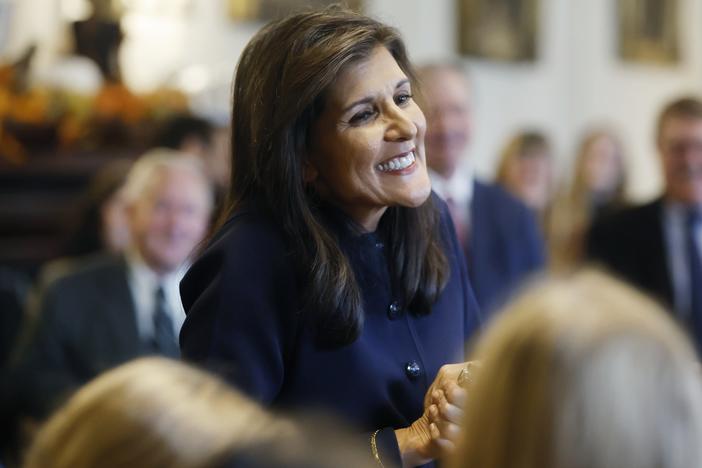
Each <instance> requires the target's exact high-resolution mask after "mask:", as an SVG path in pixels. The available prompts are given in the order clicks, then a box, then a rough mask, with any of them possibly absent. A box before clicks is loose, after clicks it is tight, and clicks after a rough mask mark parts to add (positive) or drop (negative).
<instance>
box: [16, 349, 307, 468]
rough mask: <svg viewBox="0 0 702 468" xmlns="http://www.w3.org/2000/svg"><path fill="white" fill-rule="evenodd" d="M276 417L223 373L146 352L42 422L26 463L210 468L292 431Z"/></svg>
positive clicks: (29, 467) (64, 467)
mask: <svg viewBox="0 0 702 468" xmlns="http://www.w3.org/2000/svg"><path fill="white" fill-rule="evenodd" d="M296 436H297V435H296V429H294V427H293V426H292V425H291V424H290V423H288V422H286V421H282V420H278V419H275V418H274V417H272V416H271V415H269V414H268V413H267V412H265V411H264V410H263V409H262V408H261V407H259V406H258V405H257V404H256V403H254V402H252V401H250V400H248V399H247V398H245V397H244V396H242V395H241V394H239V393H237V392H236V391H235V390H233V389H232V388H231V387H229V386H228V385H227V384H225V383H224V382H222V381H220V380H219V379H218V378H216V377H214V376H211V375H209V374H207V373H205V372H203V371H200V370H197V369H195V368H192V367H189V366H187V365H185V364H182V363H179V362H177V361H172V360H167V359H162V358H143V359H139V360H136V361H132V362H131V363H129V364H125V365H122V366H120V367H118V368H116V369H114V370H112V371H110V372H107V373H105V374H103V375H102V376H100V377H98V378H97V379H95V380H94V381H92V382H90V383H89V384H87V385H86V386H85V387H83V388H82V389H80V390H79V391H78V392H77V393H76V394H75V395H74V396H73V397H72V398H71V399H70V400H69V401H68V402H67V403H66V405H65V406H64V407H63V408H61V409H60V410H59V411H58V412H57V413H56V414H55V415H54V416H53V417H52V418H51V419H50V420H49V421H48V422H47V423H46V425H45V426H44V427H43V428H42V430H41V431H40V433H39V435H38V436H37V438H36V440H35V442H34V444H33V445H32V447H31V449H30V451H29V453H28V455H27V460H26V464H25V467H26V468H112V467H115V468H117V467H127V466H129V467H149V468H207V467H213V466H217V465H218V464H219V463H223V462H224V460H225V459H226V458H227V457H228V456H230V454H231V453H236V452H237V451H239V450H246V449H247V448H248V447H251V446H256V445H258V444H261V443H264V442H267V441H271V440H276V439H278V438H281V439H284V438H287V437H296Z"/></svg>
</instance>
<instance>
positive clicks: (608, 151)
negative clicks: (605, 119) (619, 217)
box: [572, 130, 625, 202]
mask: <svg viewBox="0 0 702 468" xmlns="http://www.w3.org/2000/svg"><path fill="white" fill-rule="evenodd" d="M624 180H625V176H624V156H623V149H622V145H621V143H620V141H619V139H618V138H617V137H616V136H615V135H614V134H613V133H611V132H609V131H607V130H594V131H591V132H588V133H586V134H585V135H584V136H583V138H582V140H581V142H580V146H579V148H578V153H577V155H576V160H575V171H574V176H573V186H572V192H573V193H574V194H577V195H583V196H585V197H587V198H592V199H595V200H600V201H602V202H607V201H610V200H614V199H616V198H621V197H622V196H623V192H624Z"/></svg>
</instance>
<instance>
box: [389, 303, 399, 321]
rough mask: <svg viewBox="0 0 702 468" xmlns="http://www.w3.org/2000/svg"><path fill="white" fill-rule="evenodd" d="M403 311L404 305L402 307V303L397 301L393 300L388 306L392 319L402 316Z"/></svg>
mask: <svg viewBox="0 0 702 468" xmlns="http://www.w3.org/2000/svg"><path fill="white" fill-rule="evenodd" d="M401 312H402V307H400V303H399V302H397V301H392V303H391V304H390V305H389V306H388V318H389V319H390V320H396V319H398V318H400V313H401Z"/></svg>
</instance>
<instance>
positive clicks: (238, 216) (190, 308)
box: [180, 196, 481, 461]
mask: <svg viewBox="0 0 702 468" xmlns="http://www.w3.org/2000/svg"><path fill="white" fill-rule="evenodd" d="M434 199H435V202H436V203H437V204H439V206H441V210H442V213H441V219H442V225H441V233H442V238H443V244H444V246H445V252H446V255H447V258H448V260H449V262H450V268H451V273H450V279H449V281H448V284H447V286H446V288H445V289H444V290H443V292H442V293H441V295H440V297H439V299H438V301H437V302H436V304H434V306H433V308H432V310H431V313H430V314H428V315H422V316H416V315H413V314H409V313H406V312H405V311H404V310H402V307H401V305H400V304H399V302H398V301H397V297H396V296H395V293H394V291H393V290H392V286H391V281H390V276H389V273H388V261H387V257H386V256H387V255H388V250H389V249H388V248H387V247H386V246H385V245H384V244H383V240H382V239H380V238H379V237H378V236H377V235H376V234H374V233H370V234H362V235H359V234H353V233H351V232H349V231H348V230H344V229H343V228H342V227H340V226H335V228H338V229H336V231H337V232H336V235H337V238H338V240H339V243H340V246H341V247H342V250H343V251H344V252H345V254H346V255H347V257H348V258H349V261H350V263H351V266H352V268H353V270H354V273H355V275H356V279H357V281H358V283H359V286H360V289H361V292H362V296H363V304H364V311H365V319H364V324H363V329H362V332H361V334H360V336H359V338H358V339H357V340H356V341H355V342H353V343H352V344H349V345H346V346H342V347H338V348H335V349H321V348H319V347H317V346H316V345H315V340H314V339H313V335H312V332H311V330H310V329H309V327H307V326H305V319H304V313H303V312H302V306H301V300H302V297H301V296H302V291H301V284H302V281H301V279H300V276H299V275H297V274H296V271H295V267H294V265H293V263H292V261H291V257H290V254H289V251H288V249H287V248H286V241H285V239H284V237H283V234H282V232H281V230H280V229H279V228H278V227H277V226H276V225H274V224H273V223H272V222H271V221H269V220H268V219H266V217H265V216H263V215H262V214H261V213H260V212H259V211H257V210H255V209H252V208H245V209H243V210H241V211H239V212H237V213H235V214H234V216H233V217H232V218H231V219H230V220H229V221H228V222H227V223H226V224H225V225H224V227H223V228H222V229H221V230H220V231H219V233H218V234H217V235H216V236H215V238H214V240H213V241H212V242H211V244H210V245H209V247H208V248H207V249H206V251H205V252H204V254H203V255H202V256H201V258H200V259H199V260H198V261H196V262H195V264H194V265H193V266H192V268H191V269H190V271H189V272H188V273H187V275H186V276H185V278H184V279H183V281H182V282H181V296H182V299H183V305H184V306H185V310H186V313H187V317H186V320H185V324H184V325H183V328H182V330H181V335H180V343H181V350H182V354H183V356H184V358H185V359H188V360H190V361H195V362H198V363H200V364H204V365H206V366H207V367H209V368H210V369H214V370H215V371H216V372H218V373H220V374H222V375H223V376H224V377H225V378H226V379H227V380H229V381H230V382H231V383H232V384H234V385H235V386H237V387H239V388H240V389H241V390H243V391H244V392H245V393H247V394H249V395H250V396H252V397H254V398H255V399H257V400H259V401H261V402H263V403H264V404H268V405H275V406H278V407H284V408H289V409H290V408H291V409H299V408H314V409H317V410H323V411H327V412H330V413H332V414H333V415H335V416H337V417H339V418H341V419H342V420H343V421H345V422H347V423H349V424H351V425H352V426H355V427H356V428H358V429H360V430H362V431H367V432H369V431H374V430H377V429H381V428H383V429H384V430H382V431H381V433H380V434H379V435H378V443H379V444H382V445H383V446H384V447H385V448H386V449H388V450H393V449H394V451H395V452H397V450H396V448H397V446H396V441H395V437H394V433H393V431H392V429H395V428H401V427H406V426H408V425H409V424H411V423H412V422H413V421H414V420H416V419H417V418H418V417H419V416H421V414H422V412H423V400H424V396H425V393H426V391H427V389H428V388H429V386H430V384H431V383H432V381H433V379H434V377H435V376H436V374H437V372H438V370H439V368H440V367H441V366H442V365H443V364H447V363H454V362H460V361H462V360H464V357H465V352H464V351H465V348H464V346H465V342H466V340H467V339H468V338H469V337H470V336H471V335H472V334H473V333H474V332H475V331H476V330H477V328H478V327H479V324H480V321H481V320H480V315H479V312H478V307H477V303H476V301H475V299H474V296H473V292H472V289H471V286H470V284H469V280H468V275H467V271H466V267H465V261H464V259H463V255H462V253H461V249H460V248H459V246H458V242H457V239H456V236H455V233H454V230H453V226H452V225H451V220H450V217H449V216H448V211H447V209H446V205H445V204H444V203H443V201H440V200H439V199H438V197H436V196H434ZM395 455H397V453H395ZM396 460H398V461H399V459H398V458H396Z"/></svg>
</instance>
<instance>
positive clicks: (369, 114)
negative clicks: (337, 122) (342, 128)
mask: <svg viewBox="0 0 702 468" xmlns="http://www.w3.org/2000/svg"><path fill="white" fill-rule="evenodd" d="M374 115H375V112H374V111H372V110H364V111H361V112H359V113H357V114H354V115H353V117H351V120H350V121H349V122H350V123H352V124H359V123H363V122H366V121H368V120H370V119H371V118H373V116H374Z"/></svg>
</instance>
